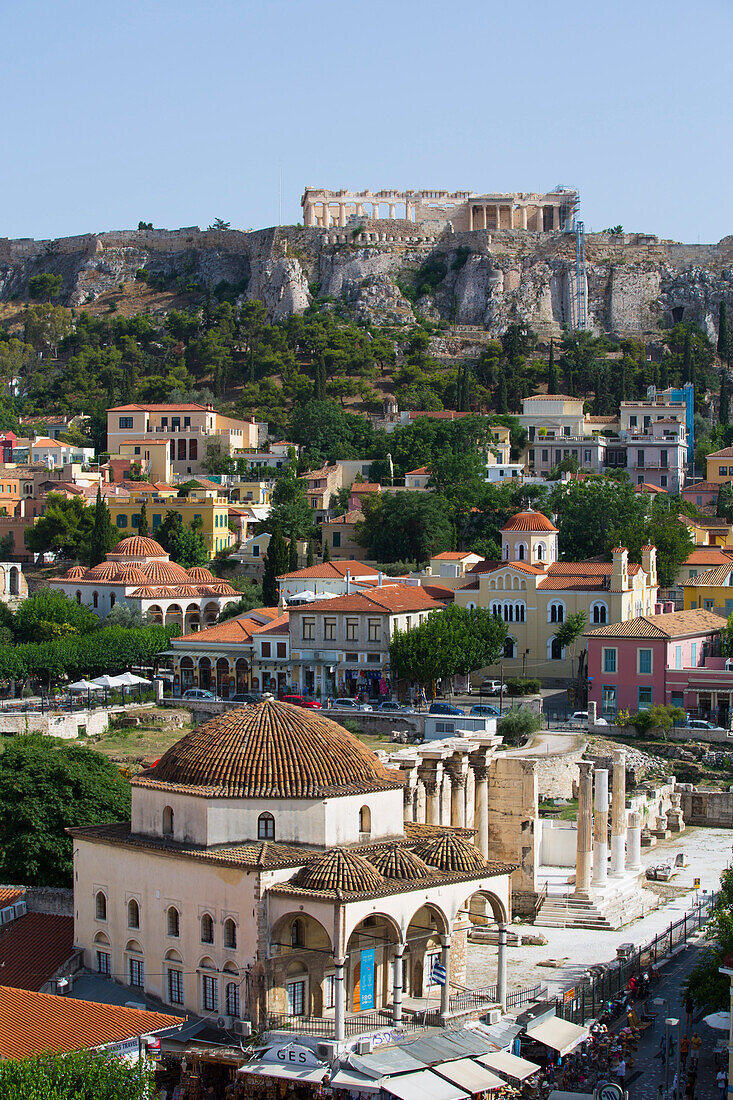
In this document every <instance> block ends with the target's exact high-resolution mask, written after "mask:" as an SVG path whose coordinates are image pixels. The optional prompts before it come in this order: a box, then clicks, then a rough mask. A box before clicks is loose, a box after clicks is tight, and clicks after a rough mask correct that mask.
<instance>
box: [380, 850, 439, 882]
mask: <svg viewBox="0 0 733 1100" xmlns="http://www.w3.org/2000/svg"><path fill="white" fill-rule="evenodd" d="M369 862H370V863H371V865H372V866H373V867H376V868H377V870H378V871H379V873H380V875H384V877H385V878H401V879H410V880H411V881H417V880H419V879H423V878H425V876H426V875H431V874H433V868H432V867H429V866H428V865H427V863H425V862H424V861H423V860H422V859H420V858H419V857H418V856H416V855H415V853H414V852H411V851H410V849H409V848H403V847H401V845H399V844H388V845H387V847H386V848H380V849H379V851H378V852H375V853H374V854H373V855H372V854H371V853H370V855H369Z"/></svg>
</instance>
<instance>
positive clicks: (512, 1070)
mask: <svg viewBox="0 0 733 1100" xmlns="http://www.w3.org/2000/svg"><path fill="white" fill-rule="evenodd" d="M476 1061H477V1062H480V1063H481V1065H482V1066H488V1067H489V1069H494V1070H496V1072H497V1073H504V1074H506V1076H507V1077H512V1078H514V1080H515V1081H524V1080H526V1078H527V1077H531V1076H532V1074H533V1073H537V1070H538V1069H539V1068H540V1067H539V1066H538V1065H537V1063H536V1062H529V1061H528V1060H527V1059H526V1058H517V1056H516V1054H507V1052H506V1051H505V1050H497V1051H496V1053H495V1054H481V1055H480V1056H479V1057H478V1058H477V1059H476Z"/></svg>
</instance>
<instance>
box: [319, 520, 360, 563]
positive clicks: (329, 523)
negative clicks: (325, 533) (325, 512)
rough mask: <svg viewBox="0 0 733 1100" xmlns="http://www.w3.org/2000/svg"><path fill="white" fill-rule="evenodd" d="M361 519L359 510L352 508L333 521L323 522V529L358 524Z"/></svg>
mask: <svg viewBox="0 0 733 1100" xmlns="http://www.w3.org/2000/svg"><path fill="white" fill-rule="evenodd" d="M363 519H364V513H363V512H362V511H361V510H360V509H359V508H352V509H351V511H349V512H344V514H343V515H342V516H336V518H335V519H327V520H325V521H324V527H330V526H331V525H332V524H334V523H359V522H360V521H361V520H363ZM326 564H328V563H326Z"/></svg>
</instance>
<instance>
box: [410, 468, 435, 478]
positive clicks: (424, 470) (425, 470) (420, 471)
mask: <svg viewBox="0 0 733 1100" xmlns="http://www.w3.org/2000/svg"><path fill="white" fill-rule="evenodd" d="M429 473H430V470H429V469H428V468H427V466H418V468H417V469H416V470H406V471H405V477H412V475H413V474H429Z"/></svg>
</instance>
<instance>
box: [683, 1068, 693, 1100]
mask: <svg viewBox="0 0 733 1100" xmlns="http://www.w3.org/2000/svg"><path fill="white" fill-rule="evenodd" d="M695 1080H696V1077H695V1074H694V1073H691V1074H690V1075H689V1076H688V1078H687V1088H686V1089H685V1100H695Z"/></svg>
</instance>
